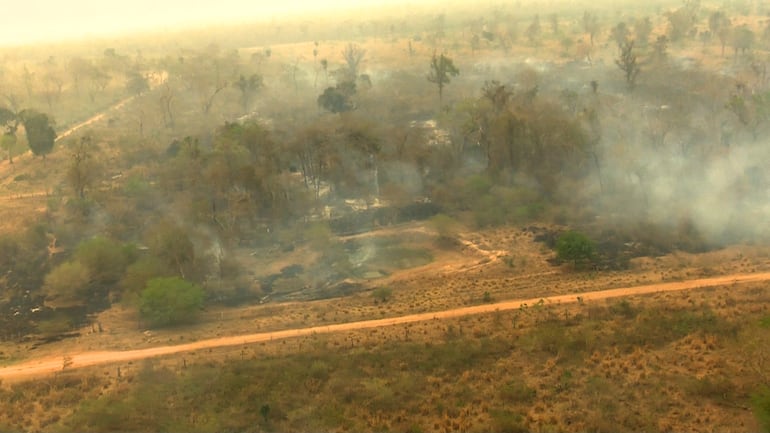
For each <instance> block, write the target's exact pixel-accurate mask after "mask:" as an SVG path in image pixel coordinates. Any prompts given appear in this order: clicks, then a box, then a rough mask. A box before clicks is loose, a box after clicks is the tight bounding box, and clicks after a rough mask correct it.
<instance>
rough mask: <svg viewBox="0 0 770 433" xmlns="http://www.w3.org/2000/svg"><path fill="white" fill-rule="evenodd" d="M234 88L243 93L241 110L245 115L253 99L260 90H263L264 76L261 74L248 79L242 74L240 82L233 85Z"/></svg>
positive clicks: (252, 75)
mask: <svg viewBox="0 0 770 433" xmlns="http://www.w3.org/2000/svg"><path fill="white" fill-rule="evenodd" d="M233 87H235V88H236V89H238V91H239V92H241V108H242V109H243V112H244V113H248V111H249V106H250V105H251V99H252V98H253V97H254V95H256V94H257V92H258V91H259V89H261V88H262V76H261V75H259V74H251V75H250V76H249V77H248V78H246V77H244V76H243V74H241V76H240V78H239V79H238V81H236V82H235V83H233Z"/></svg>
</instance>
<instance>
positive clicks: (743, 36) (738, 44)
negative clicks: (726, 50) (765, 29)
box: [732, 24, 754, 58]
mask: <svg viewBox="0 0 770 433" xmlns="http://www.w3.org/2000/svg"><path fill="white" fill-rule="evenodd" d="M732 45H733V49H734V50H735V57H736V58H737V57H738V52H739V51H740V52H741V53H744V54H745V53H746V51H749V50H750V49H751V47H752V46H753V45H754V32H753V31H751V29H750V28H749V26H747V25H746V24H744V25H742V26H740V27H737V28H735V29H734V30H733V32H732Z"/></svg>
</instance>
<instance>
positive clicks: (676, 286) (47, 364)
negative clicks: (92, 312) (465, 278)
mask: <svg viewBox="0 0 770 433" xmlns="http://www.w3.org/2000/svg"><path fill="white" fill-rule="evenodd" d="M768 280H770V272H764V273H756V274H736V275H725V276H720V277H714V278H704V279H697V280H688V281H680V282H673V283H660V284H651V285H645V286H637V287H627V288H620V289H611V290H601V291H595V292H585V293H580V294H569V295H558V296H549V297H545V298H533V299H523V300H514V301H503V302H498V303H494V304H484V305H476V306H472V307H464V308H456V309H452V310H446V311H438V312H432V313H422V314H410V315H407V316H401V317H392V318H387V319H377V320H366V321H361V322H350V323H341V324H335V325H325V326H314V327H310V328H300V329H289V330H285V331H276V332H263V333H258V334H247V335H237V336H232V337H221V338H213V339H209V340H202V341H197V342H194V343H188V344H180V345H174V346H161V347H153V348H150V349H140V350H128V351H111V352H82V353H76V354H70V355H68V356H67V357H66V358H65V356H59V357H53V358H45V359H33V360H29V361H26V362H24V363H21V364H17V365H11V366H7V367H3V368H0V379H9V380H20V379H28V378H33V377H37V376H43V375H47V374H51V373H55V372H57V371H62V370H63V369H65V368H66V369H67V370H70V369H75V368H82V367H88V366H93V365H100V364H108V363H115V362H126V361H135V360H140V359H145V358H152V357H157V356H163V355H171V354H175V353H181V352H189V351H194V350H201V349H208V348H217V347H226V346H238V345H244V344H251V343H257V342H262V341H271V340H280V339H284V338H292V337H301V336H307V335H312V334H326V333H331V332H342V331H350V330H358V329H368V328H378V327H383V326H393V325H400V324H405V323H412V322H421V321H427V320H434V319H448V318H454V317H460V316H468V315H473V314H482V313H490V312H494V311H505V310H514V309H517V308H520V307H522V306H526V305H534V304H537V303H538V302H540V301H541V300H542V301H543V302H545V304H546V305H551V304H566V303H573V302H578V298H580V300H581V301H582V302H588V301H594V300H600V299H608V298H617V297H622V296H632V295H644V294H650V293H658V292H672V291H679V290H688V289H696V288H702V287H713V286H722V285H727V284H741V283H752V282H761V281H768ZM65 363H66V367H65Z"/></svg>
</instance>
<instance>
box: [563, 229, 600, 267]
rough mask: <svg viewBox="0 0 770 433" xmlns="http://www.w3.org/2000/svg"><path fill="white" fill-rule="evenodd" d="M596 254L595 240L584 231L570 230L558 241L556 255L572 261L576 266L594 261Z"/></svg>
mask: <svg viewBox="0 0 770 433" xmlns="http://www.w3.org/2000/svg"><path fill="white" fill-rule="evenodd" d="M595 254H596V247H595V246H594V243H593V241H591V240H590V239H589V238H588V236H586V235H584V234H583V233H580V232H576V231H569V232H567V233H564V234H563V235H561V236H560V237H559V240H557V241H556V255H557V257H558V258H559V260H564V261H571V262H573V264H574V265H575V266H576V267H577V266H579V265H582V264H585V263H586V262H591V261H593V259H594V255H595Z"/></svg>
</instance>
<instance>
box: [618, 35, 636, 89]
mask: <svg viewBox="0 0 770 433" xmlns="http://www.w3.org/2000/svg"><path fill="white" fill-rule="evenodd" d="M615 64H616V65H618V67H619V68H620V70H621V71H623V73H624V75H625V78H626V85H627V86H628V89H629V90H633V88H634V86H635V85H636V77H637V76H638V75H639V71H640V68H639V64H638V63H637V61H636V53H635V52H634V41H625V42H624V43H623V44H622V45H620V56H619V57H618V58H617V59H615Z"/></svg>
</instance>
